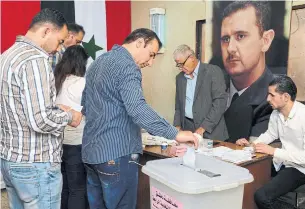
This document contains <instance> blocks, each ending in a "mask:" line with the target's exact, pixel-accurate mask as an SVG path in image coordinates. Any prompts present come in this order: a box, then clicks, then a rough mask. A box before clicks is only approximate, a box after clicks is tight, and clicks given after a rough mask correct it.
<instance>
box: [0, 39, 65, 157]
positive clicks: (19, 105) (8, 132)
mask: <svg viewBox="0 0 305 209" xmlns="http://www.w3.org/2000/svg"><path fill="white" fill-rule="evenodd" d="M48 56H49V55H48V54H47V53H46V52H45V51H44V50H43V49H42V48H40V47H39V46H37V45H35V44H34V43H32V42H31V41H30V40H29V39H27V38H26V37H24V36H18V37H17V40H16V42H15V44H14V45H13V46H12V47H10V48H9V49H8V50H7V51H5V52H4V53H3V54H2V55H1V70H0V81H1V83H0V104H1V108H0V118H1V123H0V126H1V132H0V155H1V156H0V157H1V158H3V159H6V160H8V161H12V162H61V150H62V148H61V147H62V132H63V129H64V127H65V126H66V125H67V123H68V121H69V116H68V114H67V113H65V112H63V111H61V110H59V109H58V108H56V107H55V105H54V104H55V97H56V89H55V83H54V76H53V72H52V70H51V67H50V64H49V62H48Z"/></svg>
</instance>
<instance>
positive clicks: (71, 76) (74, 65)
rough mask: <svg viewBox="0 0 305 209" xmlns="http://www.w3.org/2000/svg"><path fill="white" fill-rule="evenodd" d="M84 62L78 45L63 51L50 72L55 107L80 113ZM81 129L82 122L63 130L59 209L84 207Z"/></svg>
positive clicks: (86, 58)
mask: <svg viewBox="0 0 305 209" xmlns="http://www.w3.org/2000/svg"><path fill="white" fill-rule="evenodd" d="M87 60H88V55H87V53H86V51H85V49H84V48H83V47H82V46H79V45H75V46H70V47H68V48H67V49H66V51H65V53H64V54H63V57H62V59H61V61H60V62H59V63H58V64H57V65H56V67H55V71H54V75H55V87H56V92H57V93H56V94H57V97H56V104H62V105H66V106H69V107H71V108H72V109H74V110H76V111H79V112H80V111H81V109H82V106H81V97H82V92H83V90H84V88H85V78H84V76H85V73H86V65H87ZM83 128H84V119H83V121H82V122H81V123H80V125H79V126H78V127H77V128H72V127H70V126H67V127H66V128H65V131H64V140H63V156H62V165H61V171H62V175H63V189H62V195H61V196H62V198H61V209H86V208H87V207H88V206H87V205H88V201H87V195H86V172H85V168H84V164H83V163H82V157H81V150H82V135H83Z"/></svg>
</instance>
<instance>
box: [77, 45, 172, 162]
mask: <svg viewBox="0 0 305 209" xmlns="http://www.w3.org/2000/svg"><path fill="white" fill-rule="evenodd" d="M87 72H88V73H87V75H86V85H85V90H84V91H83V96H82V106H83V113H84V115H85V116H86V125H85V128H84V134H83V146H82V158H83V162H85V163H89V164H99V163H104V162H107V161H110V160H113V159H117V158H119V157H122V156H126V155H129V154H132V153H142V140H141V130H140V127H142V128H144V129H145V130H147V131H148V132H150V133H151V134H153V135H157V136H162V137H165V138H168V139H174V138H175V137H176V135H177V134H178V130H177V129H176V128H175V127H174V126H172V125H170V124H169V123H168V122H167V121H166V120H165V119H164V118H162V117H160V116H159V115H158V114H157V113H156V112H155V111H154V110H153V109H152V108H151V107H150V106H149V105H148V104H147V103H146V101H145V98H144V96H143V91H142V74H141V69H139V67H138V66H137V65H136V63H135V61H134V60H133V58H132V56H131V54H130V53H129V52H128V51H127V50H126V49H125V48H124V47H121V46H118V45H115V46H114V47H113V48H112V50H111V51H109V52H107V53H104V54H103V55H101V56H100V57H98V58H97V59H96V60H95V61H94V62H93V63H92V64H91V65H90V67H89V69H88V71H87Z"/></svg>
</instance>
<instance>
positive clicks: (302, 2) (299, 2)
mask: <svg viewBox="0 0 305 209" xmlns="http://www.w3.org/2000/svg"><path fill="white" fill-rule="evenodd" d="M303 4H305V1H300V0H296V1H293V2H292V6H299V5H303Z"/></svg>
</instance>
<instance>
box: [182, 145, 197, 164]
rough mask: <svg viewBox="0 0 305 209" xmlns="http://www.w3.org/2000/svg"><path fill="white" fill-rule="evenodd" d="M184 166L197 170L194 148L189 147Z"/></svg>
mask: <svg viewBox="0 0 305 209" xmlns="http://www.w3.org/2000/svg"><path fill="white" fill-rule="evenodd" d="M183 165H184V166H187V167H189V168H192V169H195V168H196V155H195V149H194V148H193V147H188V148H187V151H186V153H185V155H184V156H183Z"/></svg>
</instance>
